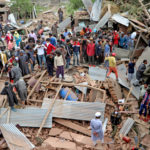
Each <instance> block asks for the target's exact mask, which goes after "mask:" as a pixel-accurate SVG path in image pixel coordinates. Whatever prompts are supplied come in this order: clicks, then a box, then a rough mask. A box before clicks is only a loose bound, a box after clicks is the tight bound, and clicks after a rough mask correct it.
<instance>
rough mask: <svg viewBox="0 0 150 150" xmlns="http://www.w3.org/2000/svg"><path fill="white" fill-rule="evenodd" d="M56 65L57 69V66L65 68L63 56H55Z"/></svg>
mask: <svg viewBox="0 0 150 150" xmlns="http://www.w3.org/2000/svg"><path fill="white" fill-rule="evenodd" d="M54 65H55V68H57V66H64V60H63V57H62V55H60V56H59V57H58V56H55V58H54Z"/></svg>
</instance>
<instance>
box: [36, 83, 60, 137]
mask: <svg viewBox="0 0 150 150" xmlns="http://www.w3.org/2000/svg"><path fill="white" fill-rule="evenodd" d="M62 86H63V85H62V84H61V85H60V87H59V89H58V91H57V93H56V95H55V98H54V99H53V101H52V103H51V105H49V108H48V110H47V113H46V115H45V117H44V119H43V121H42V123H41V125H40V128H39V130H38V132H37V137H38V136H39V134H40V132H41V130H42V128H43V126H44V124H45V122H46V120H47V118H48V116H49V114H50V112H51V111H52V108H53V106H54V104H55V102H56V99H57V96H58V94H59V92H60V90H61V88H62Z"/></svg>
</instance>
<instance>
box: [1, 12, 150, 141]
mask: <svg viewBox="0 0 150 150" xmlns="http://www.w3.org/2000/svg"><path fill="white" fill-rule="evenodd" d="M58 15H59V23H61V22H62V21H63V11H62V10H61V9H59V10H58ZM71 20H72V22H71V29H70V30H68V29H65V30H64V32H63V33H58V32H57V28H58V23H57V22H55V23H54V24H53V25H52V28H51V31H50V32H49V33H46V34H45V32H44V27H43V22H42V21H40V22H39V24H38V26H37V27H36V28H35V30H32V31H31V32H30V33H29V34H28V35H27V36H22V35H20V34H19V33H18V32H17V31H15V32H14V33H13V34H12V33H11V28H10V26H9V23H8V24H7V25H6V26H5V27H4V28H2V26H0V27H1V28H0V33H1V34H0V35H1V37H0V41H2V43H6V47H5V48H4V47H1V48H0V70H1V72H6V73H7V74H8V76H9V79H10V82H5V87H4V89H3V90H2V91H1V94H3V95H7V96H8V102H9V105H10V107H11V109H12V110H13V111H16V110H15V108H14V104H17V105H18V100H17V97H16V94H15V92H14V87H15V89H16V91H17V92H18V95H19V98H20V99H21V101H22V105H23V106H24V105H25V102H26V100H27V87H26V84H25V82H24V80H23V76H25V75H28V74H30V73H32V72H34V69H35V66H36V65H38V69H39V70H44V69H47V72H48V74H49V76H50V78H51V77H53V76H54V71H56V77H57V78H62V80H64V70H65V69H68V68H69V67H70V65H71V63H72V62H71V60H72V58H73V63H72V65H73V66H79V65H80V64H83V63H84V64H88V65H89V67H91V66H93V67H95V65H98V66H99V65H104V66H105V67H106V69H107V75H106V77H107V78H109V75H110V74H111V72H114V73H115V75H116V80H117V81H118V71H117V65H116V53H114V50H115V48H117V47H119V48H123V49H124V50H130V51H131V52H132V51H133V49H134V44H135V41H136V36H137V32H132V33H123V32H121V31H116V30H105V29H99V30H96V29H94V30H92V29H90V27H89V26H87V27H86V28H83V29H82V30H81V31H80V32H77V33H76V32H75V30H74V20H73V16H71ZM2 35H5V36H4V37H2ZM47 35H48V36H47ZM135 63H136V62H135V60H134V59H131V60H130V62H129V64H128V67H127V75H128V78H127V80H128V81H129V82H130V83H131V82H132V79H133V78H134V74H135V73H136V79H137V81H136V82H135V83H134V86H141V95H140V99H139V109H140V110H139V115H140V116H141V115H142V113H143V110H145V112H144V116H145V117H146V116H147V111H148V110H149V107H150V86H149V84H150V65H148V66H146V65H147V60H144V61H143V62H142V64H141V65H140V66H139V67H138V68H137V71H136V69H135ZM95 116H96V119H93V120H92V121H91V128H92V132H93V135H92V139H93V141H94V144H96V141H97V139H100V140H102V139H103V134H102V128H101V129H99V127H101V125H102V123H101V122H100V120H99V118H100V116H101V113H99V112H98V113H97V114H95ZM116 118H117V119H116ZM120 120H121V118H120V115H119V113H118V110H117V111H115V112H114V113H113V114H112V116H111V122H112V126H113V129H114V130H115V132H114V133H113V135H112V136H113V137H114V136H115V133H116V130H117V125H118V124H120ZM96 128H98V130H96Z"/></svg>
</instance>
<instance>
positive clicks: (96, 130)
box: [90, 112, 104, 146]
mask: <svg viewBox="0 0 150 150" xmlns="http://www.w3.org/2000/svg"><path fill="white" fill-rule="evenodd" d="M100 118H101V113H100V112H97V113H95V119H92V120H91V123H90V126H91V129H92V135H91V138H92V141H93V143H94V146H96V144H97V143H96V141H98V140H100V141H102V142H103V140H104V133H103V129H102V121H101V120H100Z"/></svg>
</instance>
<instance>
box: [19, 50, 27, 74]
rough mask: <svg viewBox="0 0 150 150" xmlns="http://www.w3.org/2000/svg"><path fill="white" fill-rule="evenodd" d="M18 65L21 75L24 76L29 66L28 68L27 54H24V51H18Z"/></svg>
mask: <svg viewBox="0 0 150 150" xmlns="http://www.w3.org/2000/svg"><path fill="white" fill-rule="evenodd" d="M19 67H20V69H21V70H22V75H23V76H25V75H27V74H29V68H28V58H27V55H26V54H24V51H23V50H21V51H20V56H19Z"/></svg>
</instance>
